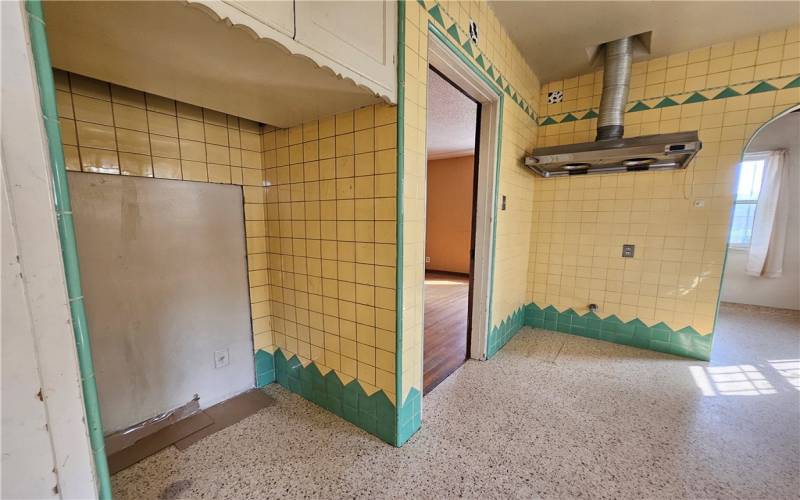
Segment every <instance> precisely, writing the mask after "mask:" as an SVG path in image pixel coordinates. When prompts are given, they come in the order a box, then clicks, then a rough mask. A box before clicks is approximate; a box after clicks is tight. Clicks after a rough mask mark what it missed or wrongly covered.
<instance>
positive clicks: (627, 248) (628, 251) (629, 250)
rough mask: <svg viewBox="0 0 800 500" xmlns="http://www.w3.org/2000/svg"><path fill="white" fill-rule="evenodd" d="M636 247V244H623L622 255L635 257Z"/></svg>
mask: <svg viewBox="0 0 800 500" xmlns="http://www.w3.org/2000/svg"><path fill="white" fill-rule="evenodd" d="M635 249H636V246H634V245H622V256H623V257H633V252H634V250H635Z"/></svg>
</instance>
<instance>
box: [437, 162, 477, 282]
mask: <svg viewBox="0 0 800 500" xmlns="http://www.w3.org/2000/svg"><path fill="white" fill-rule="evenodd" d="M474 170H475V157H474V156H472V155H470V156H462V157H459V158H447V159H442V160H431V161H429V162H428V207H427V214H426V219H427V220H426V224H427V226H426V231H425V232H426V235H425V256H426V257H429V258H430V261H429V262H426V264H425V269H429V270H436V271H449V272H453V273H469V246H470V236H471V233H472V177H473V173H474Z"/></svg>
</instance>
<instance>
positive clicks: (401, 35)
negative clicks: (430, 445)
mask: <svg viewBox="0 0 800 500" xmlns="http://www.w3.org/2000/svg"><path fill="white" fill-rule="evenodd" d="M405 97H406V5H405V0H398V2H397V130H396V133H397V141H396V142H397V193H396V196H397V214H396V216H395V219H396V221H397V224H396V225H397V227H396V231H397V233H396V236H395V240H396V241H395V244H396V245H397V264H396V269H395V288H396V292H395V293H396V297H395V300H396V302H395V314H396V319H395V351H396V352H395V368H394V376H395V404H396V411H395V415H394V418H395V429H397V432H396V433H395V435H394V436H393V439H392V444H393V445H395V446H402V445H403V443H404V442H406V441H407V440H408V438H409V437H411V434H413V433H414V432H416V429H414V431H412V432H411V433H410V434H408V435H407V436H403V438H401V436H400V434H399V431H400V429H407V428H408V426H409V424H407V423H405V422H404V420H408V419H409V416H410V415H407V412H404V411H403V408H404V407H405V406H406V404H405V402H404V401H403V221H404V218H405V212H404V208H403V207H404V205H403V194H404V193H405V190H404V189H403V188H404V185H403V174H404V173H405V163H404V162H405V151H404V150H405ZM417 428H419V425H418V426H417Z"/></svg>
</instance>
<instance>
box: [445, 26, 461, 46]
mask: <svg viewBox="0 0 800 500" xmlns="http://www.w3.org/2000/svg"><path fill="white" fill-rule="evenodd" d="M447 33H448V34H450V36H452V37H453V39H454V40H455V41H456V43H457V44H459V45H461V36H460V35H459V34H458V26H456V25H455V23H453V24H452V25H450V27H449V28H447Z"/></svg>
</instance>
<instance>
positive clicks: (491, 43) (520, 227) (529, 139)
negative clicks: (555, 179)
mask: <svg viewBox="0 0 800 500" xmlns="http://www.w3.org/2000/svg"><path fill="white" fill-rule="evenodd" d="M404 8H405V24H404V30H405V39H404V40H401V44H402V46H403V49H404V54H403V56H404V69H405V71H404V74H403V75H402V77H403V79H404V86H403V92H404V98H403V100H402V102H401V106H402V116H403V129H402V132H403V141H404V147H403V150H402V153H403V162H402V170H401V172H402V176H401V178H400V179H399V182H401V183H402V188H403V196H402V204H403V210H404V215H403V220H402V237H403V239H402V252H403V260H402V276H403V282H402V284H401V287H402V308H403V309H402V328H403V336H402V353H401V356H400V358H401V360H402V365H401V367H402V379H401V390H402V394H401V397H402V399H401V401H400V402H401V405H400V406H401V408H400V422H399V425H400V428H399V431H398V432H399V434H400V437H399V439H400V441H403V440H404V439H406V438H407V437H408V436H409V435H410V432H413V431H414V430H416V428H417V427H418V426H419V410H420V409H419V404H420V403H419V399H420V398H419V393H420V390H421V381H422V333H423V329H422V313H423V306H424V304H423V288H422V283H423V277H424V237H425V167H426V158H425V122H426V99H427V81H426V78H427V53H428V43H429V39H430V36H433V35H430V34H429V33H430V32H429V27H428V26H429V23H430V24H431V25H432V26H433V27H434V29H436V30H438V31H439V32H441V33H443V34H444V36H445V37H447V39H448V40H449V42H450V43H451V44H453V46H454V47H456V50H458V51H460V52H461V53H462V54H463V55H464V57H465V58H466V59H467V60H468V61H470V64H471V65H473V67H475V68H476V70H477V71H479V72H481V73H482V74H483V75H484V76H486V77H487V78H489V79H490V80H491V81H493V82H495V85H496V86H497V87H498V88H499V89H500V91H501V92H502V94H503V96H504V97H503V99H504V104H503V123H502V127H503V131H502V134H503V135H502V144H501V166H500V173H499V192H500V194H504V195H506V196H507V199H508V206H509V209H508V210H507V211H504V212H500V213H499V214H498V218H497V240H496V256H495V277H494V282H495V287H494V293H493V296H492V310H491V313H492V318H493V320H492V322H493V325H495V324H498V323H499V322H500V321H501V320H502V318H504V317H505V316H507V315H509V314H510V313H511V312H512V311H514V310H517V309H519V308H520V307H522V306H523V305H524V304H525V301H526V279H525V272H524V271H523V272H520V270H524V269H527V265H528V244H529V238H530V221H531V211H530V207H531V203H532V189H531V187H532V180H531V176H530V175H529V174H528V173H527V172H526V171H525V170H524V169H522V168H521V164H520V159H521V158H522V157H523V153H524V151H525V150H527V149H530V148H531V147H532V146H533V144H534V141H535V139H536V122H535V117H536V101H537V99H538V97H537V96H538V94H539V82H538V80H537V79H536V76H535V75H534V74H533V72H532V71H531V69H530V68H529V67H528V66H527V64H526V63H525V62H524V60H523V58H522V55H521V54H520V52H519V50H517V48H516V47H515V46H514V44H513V43H512V42H511V41H510V39H509V38H508V35H507V33H506V32H505V29H504V28H503V27H502V26H501V25H500V23H499V21H498V20H497V18H496V17H495V16H494V13H493V12H492V10H491V9H490V8H489V6H488V4H486V3H485V2H477V1H467V2H435V1H416V2H405V4H404ZM470 20H474V21H476V22H477V24H478V26H479V27H480V33H481V35H480V39H479V41H478V43H477V44H475V43H473V42H471V41H470V40H469V38H468V36H467V34H466V33H467V27H468V24H469V21H470ZM403 49H401V50H403ZM498 283H502V285H498ZM409 419H411V420H412V421H413V422H414V423H412V424H409V423H408V422H409Z"/></svg>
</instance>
